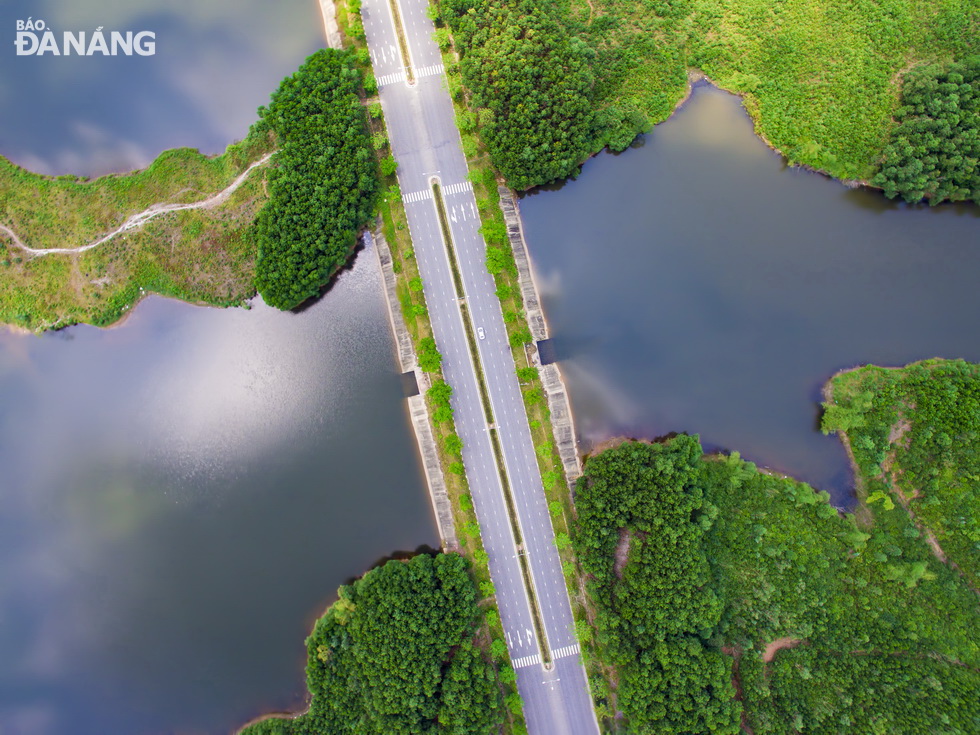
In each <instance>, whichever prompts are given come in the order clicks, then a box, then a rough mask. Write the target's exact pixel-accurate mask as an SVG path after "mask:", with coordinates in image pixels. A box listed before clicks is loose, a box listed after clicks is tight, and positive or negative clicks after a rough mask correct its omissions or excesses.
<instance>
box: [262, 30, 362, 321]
mask: <svg viewBox="0 0 980 735" xmlns="http://www.w3.org/2000/svg"><path fill="white" fill-rule="evenodd" d="M360 83H361V73H360V71H359V70H358V68H357V65H356V62H355V60H354V58H353V57H352V55H351V52H340V51H336V50H333V49H322V50H320V51H317V52H316V53H315V54H313V55H312V56H310V57H309V58H308V59H307V60H306V62H305V63H304V64H303V65H302V66H301V67H300V68H299V70H298V71H297V72H296V73H295V74H293V75H292V76H290V77H287V78H286V79H285V80H283V82H282V84H281V85H280V86H279V89H277V90H276V91H275V92H274V93H273V95H272V100H271V102H270V104H269V107H268V109H264V108H263V109H260V110H259V114H260V121H259V123H258V124H257V126H258V129H259V130H265V129H268V130H271V131H273V132H274V133H275V137H276V143H277V147H278V149H277V151H276V154H275V156H274V157H273V166H274V167H273V169H272V171H271V173H270V175H269V202H268V203H267V204H266V206H265V207H264V208H263V209H262V212H261V213H260V214H259V218H258V222H257V237H258V247H259V251H258V261H257V263H256V276H255V282H256V285H257V286H258V290H259V293H261V294H262V298H263V299H265V301H266V303H268V304H270V305H271V306H275V307H277V308H280V309H291V308H294V307H295V306H298V305H299V304H301V303H302V302H304V301H306V300H307V299H309V298H312V297H314V296H316V295H317V294H318V293H319V291H320V289H321V288H322V287H323V286H324V285H325V284H326V283H327V282H328V281H329V280H330V278H331V277H332V276H333V275H334V273H336V272H337V270H338V269H339V268H340V267H341V266H342V265H343V264H344V263H345V262H346V261H347V259H348V258H349V257H350V254H351V252H352V251H353V249H354V245H355V243H356V239H357V233H358V231H359V230H360V229H361V227H363V226H364V225H365V224H366V223H367V222H368V220H369V218H370V217H371V214H372V211H373V207H374V203H375V197H376V195H377V192H378V189H379V186H380V184H379V178H378V166H377V162H376V160H375V158H374V151H373V148H372V145H371V138H370V136H369V132H368V127H367V118H366V115H365V112H364V108H363V107H362V105H361V102H360V98H359V97H358V90H359V88H360Z"/></svg>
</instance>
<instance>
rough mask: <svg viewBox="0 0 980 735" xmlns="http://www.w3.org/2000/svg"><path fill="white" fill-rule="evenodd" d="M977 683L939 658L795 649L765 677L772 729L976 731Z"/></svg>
mask: <svg viewBox="0 0 980 735" xmlns="http://www.w3.org/2000/svg"><path fill="white" fill-rule="evenodd" d="M977 683H978V678H977V674H976V671H975V670H974V671H971V670H970V669H967V668H966V667H963V666H957V665H954V664H950V663H948V662H946V661H938V660H935V659H930V658H924V657H919V658H910V657H908V656H893V655H880V654H875V653H873V652H861V653H858V654H856V655H849V656H842V655H840V654H839V653H836V652H824V651H818V650H816V649H814V648H812V647H809V646H808V647H803V648H796V649H793V650H792V651H786V652H784V653H782V654H780V655H779V657H778V658H777V659H776V660H775V661H774V662H773V666H772V670H771V672H770V675H769V688H770V691H771V692H772V707H773V710H774V712H775V713H776V714H777V718H775V720H774V721H775V722H776V723H778V725H777V726H776V727H775V728H773V730H772V732H777V733H785V734H786V735H810V734H812V735H832V734H840V735H845V734H846V733H868V735H893V734H894V733H910V734H911V733H963V734H964V735H965V734H966V733H972V732H977V730H978V728H980V699H978V697H977V689H976V687H977Z"/></svg>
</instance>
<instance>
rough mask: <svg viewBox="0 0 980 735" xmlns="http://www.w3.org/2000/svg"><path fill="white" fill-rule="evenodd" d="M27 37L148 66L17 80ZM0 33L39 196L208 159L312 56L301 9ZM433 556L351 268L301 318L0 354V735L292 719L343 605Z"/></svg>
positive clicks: (180, 307)
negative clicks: (72, 43) (388, 558)
mask: <svg viewBox="0 0 980 735" xmlns="http://www.w3.org/2000/svg"><path fill="white" fill-rule="evenodd" d="M31 16H32V17H33V18H34V19H38V18H41V19H44V20H45V21H46V22H47V25H48V26H49V27H51V28H54V29H55V30H58V31H61V30H89V31H91V30H93V29H94V28H96V27H97V26H105V29H106V30H115V29H121V30H127V29H129V30H134V31H136V30H143V29H149V30H153V31H155V32H156V37H157V53H156V55H155V56H153V57H145V58H142V57H136V56H133V57H124V56H118V57H114V58H113V57H110V58H98V57H92V58H87V57H86V58H69V59H66V58H52V57H50V56H46V57H43V58H39V57H16V56H15V55H14V53H13V51H14V46H13V42H12V41H13V38H14V28H15V22H16V20H17V19H26V18H28V17H31ZM0 27H4V28H6V29H7V31H5V33H6V34H7V35H6V36H5V37H6V38H7V40H8V41H10V43H4V44H3V51H2V52H0V153H2V154H4V155H7V156H9V157H10V158H12V159H13V160H15V161H16V162H18V163H21V164H23V165H26V166H28V167H30V168H32V169H34V170H37V171H42V172H45V173H64V172H71V173H76V174H86V175H98V174H101V173H105V172H107V171H122V170H126V169H130V168H133V167H137V166H142V165H145V164H146V163H148V162H149V161H150V160H152V159H153V158H154V157H155V156H156V155H157V154H158V153H159V152H160V151H161V150H164V149H165V148H168V147H172V146H192V147H198V148H200V149H202V150H203V151H205V152H207V153H214V152H218V151H220V150H222V149H223V148H224V146H225V145H226V144H228V143H229V142H231V141H232V140H234V139H236V138H240V137H241V136H242V135H244V133H245V132H246V131H247V129H248V126H249V124H250V123H251V122H252V121H253V120H254V119H255V108H256V107H257V106H258V105H260V104H263V103H265V102H266V101H267V100H268V96H269V93H270V92H271V91H272V90H273V89H274V88H275V87H276V85H277V84H278V82H279V80H280V79H281V78H282V77H283V76H285V75H286V74H289V73H291V72H292V71H293V70H294V69H295V68H296V67H298V66H299V64H300V63H301V62H302V60H303V59H304V58H305V57H306V56H307V55H308V54H309V53H310V52H312V51H313V50H315V48H317V47H318V46H320V45H322V22H321V19H320V15H319V8H318V6H317V3H316V2H315V1H313V0H288V1H286V2H277V3H267V2H259V1H258V0H236V2H230V1H229V0H215V1H214V2H207V3H200V2H192V1H191V0H168V2H167V3H162V2H159V0H136V1H135V2H129V3H126V4H125V5H124V6H123V5H121V4H119V3H118V2H116V1H115V0H94V1H90V2H85V3H77V2H71V1H70V0H40V1H38V0H32V1H31V2H26V1H22V0H14V2H11V3H4V7H3V8H2V10H0ZM379 457H383V461H379ZM437 541H438V535H437V532H436V529H435V524H434V520H433V518H432V513H431V510H430V507H429V503H428V496H427V494H426V492H425V488H424V480H423V477H422V472H421V467H420V465H419V461H418V457H417V450H416V447H415V444H414V438H413V436H412V434H411V428H410V425H409V423H408V417H407V415H406V411H405V404H404V399H403V397H402V388H401V384H400V380H399V377H398V374H397V367H396V362H395V357H394V351H393V344H392V338H391V335H390V330H389V326H388V321H387V316H386V314H385V311H384V304H383V295H382V287H381V280H380V272H379V268H378V264H377V258H376V256H375V254H374V253H373V252H371V251H369V250H367V251H363V252H361V253H360V254H359V255H358V257H357V259H356V261H355V264H354V266H353V268H352V269H350V270H348V271H346V272H344V273H343V274H341V276H340V277H339V279H338V280H337V282H336V284H335V285H334V287H333V288H332V289H331V290H330V291H329V293H328V294H327V295H326V296H325V297H324V298H323V299H322V300H321V301H320V302H318V303H317V304H315V305H314V306H312V307H311V308H308V309H306V310H304V311H303V312H302V313H301V314H283V313H280V312H277V311H275V310H272V309H268V308H266V307H264V306H263V305H262V304H261V303H257V304H255V305H254V308H252V309H251V310H248V311H246V310H227V311H225V310H216V309H202V308H197V307H193V306H189V305H186V304H180V303H177V302H173V301H168V300H164V299H160V298H150V299H147V300H146V301H145V302H144V303H142V304H140V305H139V306H138V307H137V308H136V309H134V311H133V312H132V314H131V316H130V318H129V319H128V321H126V323H125V324H123V325H121V326H120V327H118V328H116V329H112V330H108V331H102V330H97V329H94V328H90V327H73V328H71V329H67V330H65V331H63V332H59V333H56V334H49V335H46V336H44V337H40V338H39V337H33V336H23V335H14V334H11V333H9V332H7V331H4V330H3V329H2V328H0V732H2V733H3V734H4V735H143V734H150V733H182V734H191V733H193V734H197V733H213V734H216V735H217V734H219V733H228V732H231V731H233V730H234V729H235V728H236V727H237V726H239V725H241V724H243V723H244V722H245V721H246V720H248V719H249V718H251V717H253V716H255V715H256V714H259V713H261V712H267V711H271V710H277V709H279V710H281V709H293V708H296V707H300V706H302V704H303V701H304V696H305V681H304V675H303V666H304V663H305V653H306V652H305V648H304V646H303V639H304V637H305V636H306V634H307V633H308V632H309V629H310V626H311V625H312V622H313V620H314V619H315V617H316V616H317V615H318V614H319V613H320V612H321V611H322V610H323V608H324V606H325V605H326V604H328V603H329V602H330V601H331V599H332V598H333V596H334V592H335V590H336V587H337V586H338V585H340V584H342V583H344V582H345V581H346V580H348V579H349V578H351V577H353V576H357V575H360V574H362V573H363V572H364V571H365V570H367V569H368V568H369V567H370V566H371V565H372V564H373V563H375V562H376V561H377V560H378V559H379V558H381V557H383V556H385V555H388V554H391V553H392V552H394V551H397V550H411V549H415V548H417V547H419V546H421V545H436V544H437Z"/></svg>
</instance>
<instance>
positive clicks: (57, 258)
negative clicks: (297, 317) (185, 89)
mask: <svg viewBox="0 0 980 735" xmlns="http://www.w3.org/2000/svg"><path fill="white" fill-rule="evenodd" d="M271 149H272V144H271V141H269V140H267V139H257V138H249V139H246V140H245V141H243V142H241V143H237V144H234V145H231V146H229V147H228V150H227V151H226V152H225V153H224V154H222V155H220V156H215V157H211V158H208V157H206V156H203V155H201V154H200V153H198V152H197V151H195V150H191V149H187V148H181V149H176V150H170V151H166V152H164V153H162V154H161V155H160V156H159V157H158V158H157V159H156V160H155V161H154V162H153V163H152V164H151V165H150V166H149V167H148V168H146V169H144V170H141V171H136V172H133V173H129V174H123V175H110V176H103V177H101V178H98V179H95V180H92V181H88V180H84V179H80V178H77V177H72V176H59V177H47V176H40V175H38V174H34V173H31V172H29V171H26V170H24V169H22V168H20V167H18V166H15V165H14V164H12V163H10V162H9V161H7V160H6V159H0V222H2V223H3V224H4V225H6V226H7V227H9V228H10V229H12V230H13V231H14V232H16V233H17V235H18V236H19V237H20V239H21V240H22V241H23V242H24V243H25V244H26V245H27V246H29V247H32V248H51V247H78V246H81V245H85V244H86V243H89V242H91V241H93V240H96V239H98V238H99V237H100V236H102V235H104V234H105V233H107V232H110V231H112V230H113V229H115V228H116V227H117V226H118V225H119V224H121V223H122V222H123V221H124V220H125V219H126V218H127V217H128V216H129V215H131V214H134V213H137V212H141V211H143V210H144V209H146V208H147V207H149V206H150V205H152V204H157V203H164V202H172V203H187V202H194V201H199V200H202V199H206V198H207V197H208V196H210V195H212V194H214V193H216V192H218V191H221V190H222V189H224V188H225V187H227V186H228V185H229V184H230V183H231V182H232V181H233V180H234V178H235V177H236V176H237V175H238V174H240V173H241V172H242V171H243V170H244V169H245V168H246V167H247V166H248V165H249V164H250V163H251V162H253V161H255V160H256V159H258V158H259V157H261V156H262V155H263V154H264V153H267V152H268V151H270V150H271ZM264 176H265V173H264V170H263V169H261V168H259V169H257V170H255V171H253V173H252V174H251V175H250V176H249V178H248V179H247V180H246V181H245V183H243V184H242V186H241V187H239V188H238V189H237V190H236V191H235V192H234V193H233V194H232V196H231V197H230V198H229V199H228V200H227V201H225V202H224V203H223V204H221V205H220V206H217V207H215V208H213V209H195V210H184V211H180V212H172V213H168V214H165V215H161V216H160V217H157V218H155V219H153V220H151V221H149V222H148V223H147V224H146V225H144V226H143V227H142V228H139V229H135V230H132V231H130V232H127V233H124V234H121V235H119V236H117V237H115V238H113V239H112V240H109V241H107V242H106V243H104V244H102V245H100V246H98V247H97V248H94V249H92V250H89V251H86V252H84V253H80V254H78V255H61V254H57V255H48V256H44V257H31V256H30V255H29V254H27V253H25V252H24V251H22V250H20V249H19V248H17V247H16V246H14V245H13V244H12V243H10V242H9V241H8V240H7V239H6V237H5V236H2V235H0V322H5V323H8V324H13V325H15V326H18V327H22V328H26V329H30V330H33V331H42V330H45V329H51V328H55V327H63V326H67V325H70V324H74V323H76V322H86V323H91V324H97V325H103V326H104V325H107V324H110V323H112V322H114V321H116V320H118V319H119V318H120V317H121V316H123V315H124V313H125V312H126V310H127V309H129V308H130V307H131V306H132V305H133V304H134V303H135V302H136V301H137V300H138V299H139V298H140V297H141V296H142V294H143V293H146V292H153V293H159V294H163V295H167V296H174V297H177V298H181V299H183V300H186V301H191V302H195V303H206V304H212V305H216V306H226V305H231V304H237V303H241V302H242V301H243V300H244V299H246V298H248V297H250V296H251V295H253V294H254V291H255V289H254V286H253V284H252V280H253V274H254V260H255V243H254V238H253V237H252V234H251V227H252V222H253V220H254V218H255V214H256V213H257V212H258V210H259V209H260V208H261V206H262V204H263V203H264V201H265V199H266V195H265V190H264V187H263V181H264Z"/></svg>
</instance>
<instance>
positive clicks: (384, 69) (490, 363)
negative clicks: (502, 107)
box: [362, 0, 598, 735]
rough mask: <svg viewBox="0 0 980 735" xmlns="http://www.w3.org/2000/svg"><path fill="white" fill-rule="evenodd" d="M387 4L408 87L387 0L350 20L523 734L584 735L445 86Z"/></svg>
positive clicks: (573, 658)
mask: <svg viewBox="0 0 980 735" xmlns="http://www.w3.org/2000/svg"><path fill="white" fill-rule="evenodd" d="M397 1H398V2H399V6H400V8H401V15H402V23H403V26H404V28H405V31H406V34H407V38H408V45H409V48H410V57H411V59H412V60H413V61H414V64H415V67H414V69H415V83H414V84H413V85H409V84H407V83H406V82H405V75H404V66H403V61H402V58H401V55H400V51H399V46H398V39H397V36H396V35H395V30H394V24H393V21H392V16H391V12H390V9H389V6H388V0H364V2H363V6H362V18H363V20H364V28H365V33H366V35H367V39H368V45H369V49H370V50H371V58H372V61H373V63H374V65H375V66H374V68H375V76H376V78H377V79H378V80H379V86H380V98H381V104H382V107H383V109H384V113H385V120H386V123H387V126H388V135H389V140H390V144H391V149H392V153H393V154H394V156H395V159H396V160H397V162H398V179H399V185H400V187H401V191H402V195H403V200H404V202H405V210H406V213H407V215H408V223H409V230H410V232H411V235H412V241H413V248H414V251H415V256H416V258H417V259H418V264H419V270H420V273H421V275H422V279H423V284H424V288H425V296H426V302H427V305H428V309H429V315H430V319H431V321H432V326H433V331H434V333H435V338H436V343H437V345H438V347H439V351H440V352H441V353H442V355H443V372H444V374H445V377H446V380H447V381H448V382H449V383H450V385H452V387H453V391H454V393H453V400H452V405H453V409H454V411H455V419H456V427H457V431H458V433H459V435H460V438H461V439H462V440H463V444H464V448H463V463H464V465H465V467H466V474H467V478H468V480H469V484H470V492H471V495H472V496H473V502H474V506H475V509H476V514H477V518H478V520H479V522H480V529H481V533H482V537H483V544H484V547H485V548H486V550H487V553H488V555H489V557H490V572H491V576H492V578H493V582H494V586H495V589H496V596H497V602H498V606H499V608H500V614H501V622H502V623H503V627H504V630H505V633H506V638H507V643H508V648H509V651H510V655H511V659H512V662H513V664H514V666H515V670H516V671H517V683H518V690H519V691H520V693H521V697H522V699H523V701H524V712H525V718H526V720H527V724H528V730H529V732H530V733H531V734H532V735H595V734H596V733H598V725H597V723H596V718H595V712H594V710H593V708H592V702H591V697H590V694H589V690H588V682H587V679H586V676H585V670H584V668H583V667H582V665H581V660H580V657H579V653H578V643H577V641H576V638H575V633H574V626H573V619H572V613H571V606H570V604H569V600H568V595H567V592H566V589H565V581H564V578H563V576H562V571H561V563H560V560H559V556H558V552H557V549H556V547H555V544H554V531H553V528H552V525H551V517H550V515H549V513H548V507H547V501H546V499H545V495H544V489H543V487H542V485H541V476H540V473H539V470H538V465H537V459H536V455H535V451H534V445H533V442H532V438H531V433H530V428H529V426H528V423H527V416H526V414H525V411H524V404H523V399H522V396H521V391H520V385H519V383H518V380H517V375H516V372H515V365H514V361H513V359H512V357H511V352H510V347H509V344H508V339H507V331H506V326H505V324H504V321H503V314H502V313H501V309H500V302H499V300H498V299H497V297H496V295H495V290H496V287H495V285H494V282H493V278H492V277H491V276H490V274H489V273H488V272H487V270H486V266H485V262H484V261H485V255H486V245H485V243H484V241H483V238H482V236H481V235H480V234H479V228H480V219H479V214H478V211H477V209H476V201H475V198H474V195H473V191H472V188H471V187H470V186H469V185H468V183H467V179H466V175H467V173H468V170H467V166H466V160H465V158H464V156H463V153H462V148H461V140H460V136H459V131H458V130H457V128H456V125H455V119H454V111H453V107H452V101H451V100H450V98H449V94H448V92H447V91H446V86H445V85H446V78H445V75H444V74H443V73H442V59H441V55H440V53H439V50H438V48H437V46H436V44H435V43H434V42H433V40H432V38H431V35H432V32H433V30H434V28H433V26H432V23H431V21H429V20H428V17H427V15H426V7H427V5H426V3H424V2H420V1H419V0H397ZM433 179H436V180H438V181H439V182H440V183H441V185H442V188H443V198H444V201H445V205H446V210H447V214H448V215H449V220H450V222H449V224H450V228H451V231H452V236H453V240H454V243H455V250H456V258H457V261H458V264H459V270H460V275H461V279H462V282H463V292H464V294H463V295H464V297H465V300H466V303H467V304H468V308H469V312H470V317H471V322H472V324H471V327H472V329H473V333H474V334H475V333H476V328H477V327H481V328H482V329H483V330H484V332H485V339H482V340H477V352H478V355H477V359H478V360H479V363H480V365H481V366H482V369H483V373H484V376H485V380H486V385H487V391H488V394H489V398H490V403H491V406H492V412H493V417H494V421H495V422H496V426H497V433H498V436H499V439H500V445H501V450H502V453H503V459H504V465H505V471H506V474H507V478H508V482H509V484H510V487H511V489H512V493H513V499H514V506H515V508H516V511H517V515H518V523H519V526H520V529H521V534H522V536H523V540H524V553H525V554H526V556H527V559H528V562H529V567H530V569H531V574H532V578H533V585H534V589H535V594H536V596H537V598H538V601H539V608H540V612H541V616H542V623H543V626H544V631H545V637H546V640H545V641H542V642H540V645H543V646H546V647H547V649H548V650H549V651H550V652H551V656H552V658H553V659H554V663H553V666H552V667H551V668H550V670H547V669H545V667H544V666H543V665H542V664H541V658H540V655H539V650H540V646H539V641H537V640H536V636H535V626H534V624H533V618H532V614H531V609H530V602H529V600H528V596H527V591H526V589H525V586H524V581H523V578H522V574H521V565H520V561H519V558H518V556H517V553H518V550H517V547H516V541H515V538H514V534H513V531H512V528H511V524H510V520H509V517H508V514H507V506H506V502H505V498H504V494H503V493H504V489H503V486H502V483H501V481H500V477H499V474H498V472H497V466H496V461H495V458H494V453H493V446H492V442H491V437H490V433H489V427H488V426H487V423H486V419H485V416H484V413H483V406H482V402H481V398H480V391H479V385H478V382H477V377H476V373H475V366H474V364H473V359H472V356H471V354H470V351H469V346H468V342H467V338H466V331H465V328H464V324H463V317H462V314H461V312H460V309H459V303H458V301H457V295H456V293H455V286H454V283H453V277H452V271H451V268H450V264H449V260H448V256H447V253H446V248H445V245H444V243H443V240H442V235H441V232H440V226H439V220H438V217H437V212H436V209H435V202H434V200H433V199H432V196H431V190H430V182H431V181H432V180H433Z"/></svg>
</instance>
